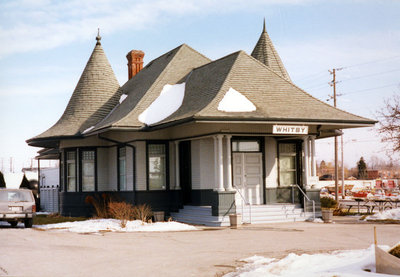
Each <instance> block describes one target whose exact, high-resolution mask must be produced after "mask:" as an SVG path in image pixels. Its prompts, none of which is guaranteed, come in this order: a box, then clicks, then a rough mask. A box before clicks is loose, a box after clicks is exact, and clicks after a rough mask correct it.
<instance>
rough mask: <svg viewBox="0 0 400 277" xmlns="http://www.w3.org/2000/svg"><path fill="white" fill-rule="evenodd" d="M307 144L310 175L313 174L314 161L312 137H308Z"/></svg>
mask: <svg viewBox="0 0 400 277" xmlns="http://www.w3.org/2000/svg"><path fill="white" fill-rule="evenodd" d="M307 145H308V176H312V163H311V157H312V153H311V139H310V137H308V138H307Z"/></svg>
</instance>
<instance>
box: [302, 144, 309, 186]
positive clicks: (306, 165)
mask: <svg viewBox="0 0 400 277" xmlns="http://www.w3.org/2000/svg"><path fill="white" fill-rule="evenodd" d="M303 142H304V143H303V145H304V180H303V183H304V184H305V185H307V184H308V151H309V150H308V136H306V137H304V138H303Z"/></svg>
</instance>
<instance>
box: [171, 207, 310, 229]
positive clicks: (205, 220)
mask: <svg viewBox="0 0 400 277" xmlns="http://www.w3.org/2000/svg"><path fill="white" fill-rule="evenodd" d="M211 211H212V210H211V206H188V205H187V206H184V207H183V209H180V210H179V212H177V213H171V216H172V218H173V219H174V220H176V221H179V222H185V223H190V224H199V225H206V226H229V225H230V223H229V216H213V215H212V214H211ZM237 212H238V213H241V212H242V209H241V207H238V208H237ZM243 213H244V214H243V215H242V219H243V222H247V223H248V222H249V207H248V206H246V207H245V208H244V210H243ZM309 217H312V213H311V214H309V213H307V214H305V213H304V211H303V209H302V208H301V207H300V205H295V204H273V205H254V206H252V207H251V223H252V224H260V223H275V222H294V221H304V220H306V219H307V218H309Z"/></svg>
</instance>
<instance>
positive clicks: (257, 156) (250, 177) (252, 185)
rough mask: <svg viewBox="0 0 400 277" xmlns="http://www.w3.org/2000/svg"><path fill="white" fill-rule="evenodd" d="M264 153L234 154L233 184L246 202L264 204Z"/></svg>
mask: <svg viewBox="0 0 400 277" xmlns="http://www.w3.org/2000/svg"><path fill="white" fill-rule="evenodd" d="M262 164H263V163H262V153H259V152H258V153H246V152H242V153H233V183H234V185H235V188H236V189H238V190H240V192H241V194H242V195H243V197H244V198H245V199H246V202H249V203H251V204H252V205H260V204H262V203H263V199H264V190H263V181H262V175H263V174H262V172H263V171H262Z"/></svg>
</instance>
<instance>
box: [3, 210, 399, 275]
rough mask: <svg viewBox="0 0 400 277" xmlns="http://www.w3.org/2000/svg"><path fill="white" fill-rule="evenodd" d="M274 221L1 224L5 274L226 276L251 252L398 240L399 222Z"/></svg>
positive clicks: (322, 248)
mask: <svg viewBox="0 0 400 277" xmlns="http://www.w3.org/2000/svg"><path fill="white" fill-rule="evenodd" d="M335 221H336V223H335V224H323V223H309V222H297V223H277V224H263V225H247V226H244V227H242V228H239V229H230V228H202V230H200V231H188V232H164V233H111V232H105V233H101V234H76V233H69V232H63V231H40V230H36V229H24V228H16V229H12V228H9V227H1V228H0V241H1V246H0V249H1V251H0V276H222V275H223V273H226V272H229V271H232V270H234V269H235V267H236V266H238V265H240V262H239V260H240V259H243V258H247V257H250V256H253V255H261V256H266V257H276V258H280V257H284V256H285V255H287V254H288V253H292V252H293V253H297V254H302V253H317V252H327V251H334V250H343V249H362V248H367V247H369V246H370V245H371V244H373V226H377V231H378V243H379V244H386V245H393V244H395V243H397V242H399V241H400V225H399V224H371V223H358V222H357V221H356V220H355V219H353V218H335Z"/></svg>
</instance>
